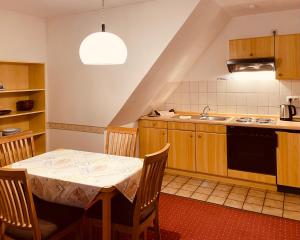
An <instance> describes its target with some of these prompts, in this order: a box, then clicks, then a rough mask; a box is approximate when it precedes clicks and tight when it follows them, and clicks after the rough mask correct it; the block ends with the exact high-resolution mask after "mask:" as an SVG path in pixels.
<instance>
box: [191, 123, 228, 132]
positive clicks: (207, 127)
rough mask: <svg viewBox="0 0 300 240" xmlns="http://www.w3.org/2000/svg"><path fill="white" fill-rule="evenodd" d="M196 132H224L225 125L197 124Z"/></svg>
mask: <svg viewBox="0 0 300 240" xmlns="http://www.w3.org/2000/svg"><path fill="white" fill-rule="evenodd" d="M196 130H197V132H210V133H226V126H224V125H215V124H197V125H196Z"/></svg>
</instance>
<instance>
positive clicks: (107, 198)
mask: <svg viewBox="0 0 300 240" xmlns="http://www.w3.org/2000/svg"><path fill="white" fill-rule="evenodd" d="M111 198H112V196H111V194H109V193H104V194H103V198H102V214H103V216H102V218H103V219H102V239H103V240H111Z"/></svg>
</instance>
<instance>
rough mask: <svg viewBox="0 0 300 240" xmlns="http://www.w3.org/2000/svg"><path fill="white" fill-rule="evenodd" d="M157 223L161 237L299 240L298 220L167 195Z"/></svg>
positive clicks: (166, 238) (198, 239)
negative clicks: (158, 223)
mask: <svg viewBox="0 0 300 240" xmlns="http://www.w3.org/2000/svg"><path fill="white" fill-rule="evenodd" d="M160 226H161V231H162V232H161V234H162V240H179V239H180V240H300V222H298V221H293V220H288V219H283V218H278V217H272V216H267V215H263V214H257V213H252V212H247V211H243V210H237V209H233V208H228V207H224V206H218V205H215V204H209V203H204V202H200V201H196V200H192V199H187V198H182V197H177V196H173V195H168V194H162V195H161V198H160ZM151 235H152V234H151ZM150 239H151V240H152V239H153V238H150Z"/></svg>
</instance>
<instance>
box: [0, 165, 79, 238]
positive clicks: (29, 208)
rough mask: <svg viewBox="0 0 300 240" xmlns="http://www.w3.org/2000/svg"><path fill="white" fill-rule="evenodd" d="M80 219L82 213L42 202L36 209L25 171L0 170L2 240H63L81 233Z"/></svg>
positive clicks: (74, 209)
mask: <svg viewBox="0 0 300 240" xmlns="http://www.w3.org/2000/svg"><path fill="white" fill-rule="evenodd" d="M82 216H83V210H82V209H78V208H73V207H66V206H62V205H59V204H52V203H48V202H45V201H42V200H39V201H38V204H36V206H35V204H34V200H33V195H32V193H31V188H30V183H29V180H28V176H27V172H26V170H23V169H19V170H15V169H3V168H1V169H0V239H1V240H3V239H5V237H9V238H13V239H18V240H28V239H33V240H41V239H51V240H52V239H53V240H54V239H62V238H63V237H65V236H66V235H68V234H70V233H72V231H75V230H76V231H81V227H80V224H81V218H82ZM78 233H79V232H78ZM80 234H82V233H81V232H80ZM79 236H80V235H79V234H78V237H79Z"/></svg>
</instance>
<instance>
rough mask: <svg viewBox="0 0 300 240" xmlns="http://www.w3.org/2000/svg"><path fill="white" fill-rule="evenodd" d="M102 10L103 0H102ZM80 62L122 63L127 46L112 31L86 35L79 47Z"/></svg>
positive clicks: (89, 63) (88, 63)
mask: <svg viewBox="0 0 300 240" xmlns="http://www.w3.org/2000/svg"><path fill="white" fill-rule="evenodd" d="M102 11H103V12H104V0H102ZM79 56H80V59H81V62H82V63H83V64H86V65H117V64H124V63H125V62H126V59H127V47H126V44H125V43H124V41H123V40H122V39H121V38H120V37H118V36H117V35H115V34H113V33H109V32H106V31H105V24H102V31H101V32H95V33H92V34H90V35H88V36H87V37H86V38H85V39H83V41H82V42H81V45H80V48H79Z"/></svg>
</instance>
